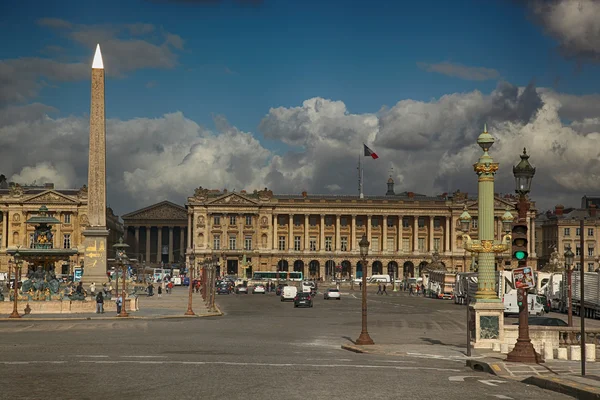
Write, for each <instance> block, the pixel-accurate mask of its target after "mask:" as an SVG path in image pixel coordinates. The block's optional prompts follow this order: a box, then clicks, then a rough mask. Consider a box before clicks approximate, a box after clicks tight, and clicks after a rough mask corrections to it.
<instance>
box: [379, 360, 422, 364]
mask: <svg viewBox="0 0 600 400" xmlns="http://www.w3.org/2000/svg"><path fill="white" fill-rule="evenodd" d="M373 361H378V362H387V363H405V364H414V363H416V361H398V360H373Z"/></svg>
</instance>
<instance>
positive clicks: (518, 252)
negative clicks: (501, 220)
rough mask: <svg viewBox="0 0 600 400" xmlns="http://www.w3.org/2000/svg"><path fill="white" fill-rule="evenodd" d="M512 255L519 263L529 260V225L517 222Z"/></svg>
mask: <svg viewBox="0 0 600 400" xmlns="http://www.w3.org/2000/svg"><path fill="white" fill-rule="evenodd" d="M512 254H513V258H514V259H515V260H517V261H525V260H527V256H528V254H527V224H525V223H521V222H517V223H515V224H514V225H513V228H512Z"/></svg>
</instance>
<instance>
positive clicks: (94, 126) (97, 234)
mask: <svg viewBox="0 0 600 400" xmlns="http://www.w3.org/2000/svg"><path fill="white" fill-rule="evenodd" d="M87 215H88V218H87V219H88V224H89V225H88V226H87V227H86V229H85V230H84V231H83V235H84V246H85V254H84V272H83V281H84V282H85V283H90V282H96V284H101V283H103V282H106V281H107V280H108V278H107V276H106V269H107V268H106V265H107V264H106V262H107V260H106V248H107V238H108V229H107V228H106V116H105V113H104V63H103V62H102V53H100V45H97V46H96V54H95V55H94V61H93V62H92V100H91V109H90V148H89V165H88V214H87Z"/></svg>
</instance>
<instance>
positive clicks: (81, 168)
mask: <svg viewBox="0 0 600 400" xmlns="http://www.w3.org/2000/svg"><path fill="white" fill-rule="evenodd" d="M563 99H565V95H562V94H558V93H555V92H553V91H550V90H547V89H544V90H539V91H536V89H535V88H534V87H533V86H531V85H530V86H528V87H526V88H517V87H515V86H513V85H510V84H508V83H501V84H500V85H499V86H498V87H497V88H496V90H494V91H493V92H492V93H489V94H486V93H481V92H477V91H474V92H469V93H462V94H457V93H455V94H449V95H447V96H443V97H442V98H440V99H434V100H431V101H428V102H422V101H415V100H410V99H407V100H402V101H399V102H398V103H397V104H396V105H394V106H392V107H390V108H382V109H381V110H380V111H379V112H378V113H365V114H358V113H352V112H351V111H349V110H348V109H347V108H346V106H345V104H344V103H343V102H342V101H332V100H328V99H323V98H312V99H308V100H306V101H304V102H303V103H302V105H300V106H298V107H290V108H285V107H279V108H273V109H271V110H269V112H268V113H267V115H266V116H265V117H264V119H263V121H262V122H261V124H260V129H261V130H262V132H263V134H264V136H265V137H266V138H268V139H271V140H275V141H281V142H284V143H286V144H288V145H291V148H292V149H293V150H290V151H288V152H286V153H282V154H276V153H273V152H272V151H270V150H268V149H266V148H265V147H264V146H263V145H262V144H261V143H260V142H259V141H258V140H257V139H256V138H255V137H254V135H253V134H252V133H250V132H242V131H240V130H239V129H237V128H236V127H235V126H232V125H230V124H229V122H228V121H227V120H226V119H225V118H224V117H221V116H217V117H215V126H216V129H215V130H214V131H210V130H207V129H205V128H202V127H201V126H199V125H198V124H197V123H196V122H194V121H192V120H190V119H188V118H186V117H185V116H184V115H183V114H182V113H181V112H175V113H170V114H165V115H163V116H162V117H160V118H135V119H130V120H125V121H123V120H118V119H109V120H108V121H107V127H106V128H107V161H108V162H107V168H108V169H107V173H108V178H107V181H108V201H109V203H110V205H111V206H112V207H113V208H114V209H115V210H116V211H117V212H118V213H123V212H128V211H131V210H134V209H137V208H140V207H143V206H146V205H149V204H151V203H153V202H158V201H161V200H164V199H169V200H172V201H174V202H177V203H183V202H185V198H186V197H187V196H189V195H191V194H192V193H193V190H194V188H196V187H198V186H203V187H209V188H215V189H223V188H227V189H229V190H233V189H236V190H238V191H240V190H242V189H246V190H248V191H252V190H254V189H259V188H263V187H265V186H266V187H269V188H271V189H272V190H274V191H275V192H276V193H298V194H299V193H300V192H301V191H302V190H307V191H308V192H309V193H323V192H327V191H329V192H332V193H343V194H356V193H357V169H356V166H357V160H358V157H359V154H361V151H362V143H363V142H364V143H366V144H367V145H368V146H369V147H371V148H372V149H373V150H374V151H376V152H377V154H378V155H379V156H380V158H379V159H378V160H372V159H371V158H369V157H363V156H362V155H361V156H360V157H361V159H362V161H363V163H364V169H365V172H364V179H365V193H366V194H384V193H385V191H386V181H387V178H388V176H389V168H390V167H393V171H394V179H395V181H396V187H395V189H396V192H401V191H405V190H407V191H414V192H419V193H426V194H440V193H442V192H451V191H454V190H456V189H460V190H461V191H464V192H470V193H472V194H475V193H476V187H477V179H476V176H475V174H474V173H473V169H472V164H473V163H475V162H476V161H477V159H478V157H479V156H480V155H481V150H480V149H479V147H478V146H477V145H476V144H475V140H476V138H477V136H478V135H479V133H480V132H481V128H482V127H483V123H484V122H487V123H488V127H489V131H490V133H491V134H492V135H493V136H494V137H495V138H496V143H495V144H494V146H493V147H492V150H491V155H492V156H493V157H494V159H495V160H496V161H498V162H500V171H499V173H498V175H497V185H496V191H497V192H512V190H513V177H512V170H511V167H512V165H515V164H516V163H517V162H518V160H519V154H520V153H521V151H522V148H523V147H527V148H528V151H529V153H530V154H531V159H530V161H531V162H532V164H533V165H534V166H536V167H537V173H536V177H535V178H534V183H533V190H532V196H533V198H534V199H535V200H537V201H538V204H539V205H540V206H541V207H552V206H553V205H554V204H555V203H557V202H562V203H565V204H573V205H576V204H578V201H579V200H578V196H580V195H582V194H584V193H592V192H596V191H597V179H596V178H597V177H598V176H599V175H600V162H598V160H599V153H600V150H598V149H600V133H599V130H598V129H597V126H596V125H595V124H597V122H598V119H599V118H600V110H597V111H596V114H595V115H593V113H592V110H587V111H586V113H590V115H588V116H587V117H586V118H587V119H586V118H582V119H579V120H575V121H574V122H573V123H572V126H567V125H564V123H563V122H561V115H560V112H561V109H563V107H564V105H563V103H562V100H563ZM582 107H583V106H582ZM55 111H56V110H55V109H53V108H52V107H48V106H46V105H43V104H31V105H27V106H21V107H16V106H12V107H5V108H4V109H0V148H2V149H3V157H2V158H0V173H3V174H5V175H6V176H8V177H11V178H12V179H13V180H17V181H21V182H26V183H31V182H33V181H37V182H38V183H42V182H49V181H53V182H54V183H55V184H56V185H57V187H79V186H81V185H82V184H84V183H86V181H87V151H88V135H89V125H88V124H89V123H88V120H87V118H84V117H78V116H70V117H64V118H56V117H53V116H52V115H53V113H54V112H55ZM579 112H580V111H579V110H577V109H576V108H574V109H573V110H572V113H573V114H574V115H579V114H578V113H579Z"/></svg>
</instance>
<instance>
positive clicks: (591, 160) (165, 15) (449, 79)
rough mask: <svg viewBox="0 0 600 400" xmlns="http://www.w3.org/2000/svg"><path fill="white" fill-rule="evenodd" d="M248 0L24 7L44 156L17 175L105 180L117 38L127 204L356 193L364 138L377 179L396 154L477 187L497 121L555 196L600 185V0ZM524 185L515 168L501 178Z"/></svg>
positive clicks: (116, 177)
mask: <svg viewBox="0 0 600 400" xmlns="http://www.w3.org/2000/svg"><path fill="white" fill-rule="evenodd" d="M247 3H248V2H247V1H246V2H245V3H244V4H240V1H235V0H220V1H219V0H213V1H210V0H204V1H193V0H187V1H186V0H179V1H169V0H144V1H142V0H129V1H113V0H105V1H87V2H82V1H73V0H63V1H31V0H23V1H19V2H13V3H12V4H8V3H7V2H4V3H3V4H2V5H0V37H1V38H2V39H0V40H1V43H2V46H0V146H5V149H11V150H14V151H12V153H14V154H19V151H22V152H23V153H25V154H26V156H24V157H15V158H11V157H5V158H4V159H2V160H0V170H1V171H2V172H3V173H5V174H6V175H7V176H8V177H9V178H11V179H14V180H22V181H33V180H35V181H36V182H42V181H48V180H53V181H55V182H58V183H60V184H62V185H63V186H77V185H81V184H83V183H84V182H85V180H86V173H87V172H86V168H87V164H86V158H85V151H84V149H85V148H86V146H87V141H86V140H87V137H86V131H87V125H86V124H87V118H88V117H87V115H88V113H89V98H90V97H89V96H90V81H89V76H90V73H91V71H90V66H91V61H92V57H93V54H94V47H95V44H96V43H98V42H99V43H100V45H101V46H102V51H103V55H104V61H105V67H106V71H107V79H106V108H107V117H108V118H109V127H108V130H107V135H108V146H109V155H108V157H109V159H110V160H112V162H111V163H110V165H109V183H111V182H112V183H113V184H114V185H115V186H113V187H112V188H111V187H109V197H110V196H112V197H113V198H115V199H118V200H115V202H116V203H119V204H122V205H123V208H124V209H125V211H128V210H129V211H130V210H131V209H132V207H134V206H137V205H139V206H144V205H148V203H149V202H152V201H155V200H156V201H160V200H163V199H164V198H165V197H166V198H169V199H171V200H174V201H177V202H179V203H182V202H183V200H182V199H183V198H185V196H186V195H187V194H189V193H190V192H192V191H193V188H195V187H197V186H200V185H202V186H204V187H216V188H225V187H229V188H232V187H237V188H246V189H249V190H252V189H254V188H256V187H259V188H261V187H264V186H269V187H270V188H273V189H274V190H276V191H279V192H293V193H295V192H298V191H299V190H301V189H307V190H309V191H310V192H313V193H314V192H319V193H325V192H330V193H347V194H352V193H354V192H355V191H356V182H355V180H356V176H355V175H356V174H355V165H354V164H355V163H356V158H355V154H356V153H357V152H358V151H359V149H360V148H361V146H362V142H365V143H367V144H368V145H369V146H370V147H371V148H373V149H374V150H375V151H376V152H377V153H378V154H379V155H380V159H379V160H378V161H377V163H372V165H370V166H369V168H371V170H369V171H365V175H366V176H367V177H368V178H369V179H368V182H366V187H365V189H366V192H367V193H373V194H379V193H380V192H385V181H386V180H387V177H388V175H389V174H390V168H393V177H394V179H396V182H397V184H398V186H399V190H410V191H416V192H423V193H429V194H435V193H437V192H440V193H441V192H443V191H448V190H456V189H461V190H463V191H469V190H470V191H471V192H473V189H474V186H475V185H476V181H475V180H474V179H473V174H472V169H471V167H470V165H471V164H472V163H473V162H474V161H475V159H476V158H477V157H478V155H477V154H476V150H477V148H476V147H474V140H475V138H476V137H477V135H478V134H479V132H480V130H481V127H482V125H483V123H484V122H487V123H488V127H489V128H490V131H491V132H493V134H494V135H495V137H496V138H497V139H498V145H496V147H495V148H494V150H495V151H496V154H497V155H496V156H497V158H498V159H499V160H500V161H501V162H502V163H504V164H503V165H505V166H507V167H508V166H510V164H511V163H512V164H514V163H516V161H518V154H519V153H520V152H521V149H522V148H523V147H525V146H527V147H528V149H530V153H531V154H532V158H531V160H532V162H534V164H535V162H537V165H538V166H539V168H538V171H540V172H539V178H538V179H539V180H538V182H539V183H538V188H539V190H540V195H541V197H542V199H541V201H544V202H546V203H545V204H544V205H545V206H551V205H552V203H554V202H559V201H560V202H563V203H566V204H573V203H575V204H576V203H578V200H577V197H578V196H580V195H581V194H584V193H588V194H589V193H591V192H596V191H597V189H596V183H595V182H597V181H596V180H593V179H590V178H589V176H596V175H595V174H597V175H598V176H600V166H597V165H596V160H597V158H598V156H600V155H599V154H596V153H593V151H595V150H593V149H596V148H598V147H599V146H598V145H600V143H598V141H600V80H599V79H597V76H598V73H599V72H600V68H599V62H598V61H600V33H599V32H598V31H597V21H598V20H599V19H600V2H595V1H592V0H580V1H579V2H577V4H575V3H574V2H572V1H570V0H550V1H542V0H524V1H511V0H489V1H480V0H453V1H443V0H436V1H433V0H429V1H426V0H424V1H419V2H406V1H378V0H373V1H336V0H331V1H316V0H310V1H303V2H296V1H283V0H264V1H258V0H256V1H252V2H251V4H247ZM528 85H529V87H528ZM526 87H528V89H527V90H526V89H525V88H526ZM216 116H219V117H218V118H216ZM42 136H43V137H44V138H45V139H44V140H45V141H46V142H47V143H42V141H39V140H38V138H39V137H42ZM117 139H118V140H117ZM19 143H28V144H29V143H33V144H34V146H35V145H39V148H35V149H33V151H32V149H31V148H30V147H27V148H23V149H20V148H18V146H19ZM6 146H9V147H6ZM69 146H71V148H74V149H81V151H79V152H78V154H77V155H74V154H73V153H71V154H65V153H63V149H64V148H65V147H67V148H68V147H69ZM111 146H112V147H111ZM241 148H243V151H242V150H240V149H241ZM474 148H475V150H473V149H474ZM125 151H127V152H125ZM132 154H133V155H135V156H132ZM215 154H217V155H218V156H215ZM548 154H552V156H551V157H548ZM117 155H118V157H120V160H119V161H118V162H117V161H116V159H115V157H117ZM215 157H216V158H215ZM581 160H584V162H583V165H584V168H582V169H585V170H586V173H574V172H572V170H573V169H574V168H575V169H577V168H580V167H581V164H582V162H581ZM188 170H191V171H194V173H189V172H188ZM596 170H597V171H596ZM202 171H208V172H206V173H204V172H202ZM215 171H218V172H219V173H215ZM209 172H210V173H209ZM174 177H176V180H177V182H173V178H174ZM150 181H151V182H152V184H147V182H150ZM510 181H511V178H510V168H506V169H504V170H502V169H501V173H499V176H498V183H497V187H498V191H504V192H507V191H511V188H510V187H511V185H512V183H511V182H510ZM139 182H143V183H144V185H142V186H140V185H138V183H139ZM124 186H128V187H131V189H127V190H126V189H122V187H124ZM134 204H135V205H134Z"/></svg>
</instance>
